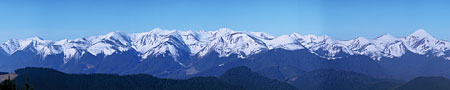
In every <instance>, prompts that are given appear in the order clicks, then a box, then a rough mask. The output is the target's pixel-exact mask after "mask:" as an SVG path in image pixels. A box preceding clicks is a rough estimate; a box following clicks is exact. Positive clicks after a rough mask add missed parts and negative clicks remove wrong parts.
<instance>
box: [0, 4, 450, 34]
mask: <svg viewBox="0 0 450 90" xmlns="http://www.w3.org/2000/svg"><path fill="white" fill-rule="evenodd" d="M448 4H450V2H449V1H445V0H441V1H437V0H434V1H433V0H142V1H141V0H115V1H114V0H70V1H69V0H1V1H0V41H1V42H4V41H6V40H8V39H11V38H18V39H24V38H30V37H34V36H39V37H42V38H44V39H49V40H61V39H65V38H68V39H74V38H80V37H84V36H93V35H103V34H106V33H108V32H111V31H121V32H126V33H139V32H147V31H150V30H151V29H153V28H162V29H176V30H194V31H198V30H217V29H219V28H231V29H234V30H246V31H255V32H266V33H269V34H272V35H275V36H278V35H282V34H291V33H293V32H297V33H299V34H314V35H329V36H331V37H332V38H334V39H338V40H347V39H353V38H356V37H358V36H364V37H367V38H375V37H377V36H380V35H383V34H392V35H393V36H396V37H404V36H407V35H409V34H410V33H412V32H414V31H416V30H418V29H425V30H427V31H428V32H429V33H430V34H432V35H433V36H434V37H436V38H438V39H444V40H450V35H448V34H450V23H449V22H450V10H449V9H450V5H448Z"/></svg>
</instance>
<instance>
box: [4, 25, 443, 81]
mask: <svg viewBox="0 0 450 90" xmlns="http://www.w3.org/2000/svg"><path fill="white" fill-rule="evenodd" d="M0 47H1V49H0V71H9V72H11V71H13V70H15V69H18V68H23V67H27V66H32V67H46V68H53V69H56V70H59V71H63V72H66V73H117V74H138V73H146V74H151V75H154V76H156V77H167V78H189V77H193V76H218V75H220V74H222V73H223V72H225V71H226V70H228V69H230V68H233V67H236V66H247V67H249V68H251V69H252V70H254V71H256V72H258V73H261V74H262V75H264V76H267V77H269V78H272V79H277V80H280V81H287V80H290V79H292V78H295V77H297V76H298V75H301V74H302V73H305V72H309V71H313V70H317V69H338V70H346V71H352V72H358V73H363V74H367V75H370V76H374V77H380V78H393V79H400V80H410V79H413V78H415V77H417V76H444V77H450V61H449V60H450V51H449V49H450V42H448V41H445V40H438V39H436V38H434V37H433V36H432V35H430V34H429V33H427V32H426V31H425V30H423V29H419V30H417V31H416V32H414V33H412V34H411V35H409V36H407V37H394V36H392V35H382V36H380V37H377V38H374V39H367V38H364V37H358V38H355V39H353V40H334V39H332V38H330V37H329V36H315V35H300V34H297V33H293V34H290V35H281V36H278V37H275V36H272V35H269V34H267V33H264V32H247V31H234V30H231V29H227V28H221V29H219V30H216V31H198V32H194V31H177V30H163V29H159V28H156V29H153V30H151V31H149V32H144V33H134V34H127V33H123V32H111V33H108V34H106V35H100V36H88V37H83V38H78V39H73V40H68V39H65V40H60V41H51V40H44V39H42V38H39V37H34V38H28V39H10V40H8V41H6V42H5V43H3V44H2V45H0Z"/></svg>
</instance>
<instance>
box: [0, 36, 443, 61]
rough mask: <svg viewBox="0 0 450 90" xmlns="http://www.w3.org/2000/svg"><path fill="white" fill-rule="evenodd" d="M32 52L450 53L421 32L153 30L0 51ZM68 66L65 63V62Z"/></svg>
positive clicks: (32, 41)
mask: <svg viewBox="0 0 450 90" xmlns="http://www.w3.org/2000/svg"><path fill="white" fill-rule="evenodd" d="M26 47H31V48H32V49H34V50H35V53H37V54H39V55H42V56H43V58H45V56H47V55H52V54H60V53H62V54H64V55H65V59H70V58H77V56H78V57H79V56H82V55H83V54H84V53H91V54H93V55H97V54H100V53H103V54H105V55H106V56H108V55H111V54H112V53H115V52H118V51H122V52H123V51H127V50H130V49H134V50H136V51H138V52H139V56H140V57H141V58H142V59H146V58H147V57H148V56H151V55H160V54H163V53H166V51H168V52H169V53H170V54H171V55H172V56H174V58H176V56H178V55H179V54H181V52H187V53H188V54H189V55H190V56H199V57H201V56H204V55H205V54H207V53H209V52H211V51H215V52H218V53H219V54H220V56H221V57H227V56H229V55H230V54H238V57H240V58H245V57H247V56H249V55H252V54H255V53H259V52H260V51H261V50H271V49H277V48H282V49H286V50H299V49H308V50H311V52H312V53H317V52H318V51H325V53H320V54H318V56H321V57H323V58H327V59H336V58H339V57H340V56H336V55H337V54H338V53H346V54H350V55H354V54H357V55H366V56H369V57H371V58H373V59H374V60H380V59H381V58H383V57H389V58H393V57H400V56H402V55H403V54H404V52H405V51H406V50H408V51H412V52H414V53H417V54H421V55H423V54H425V53H427V52H432V55H433V56H438V57H443V58H446V59H450V56H449V55H447V54H446V53H445V51H448V50H450V42H448V41H445V40H437V39H435V38H433V37H432V36H431V35H430V34H429V33H427V32H426V31H425V30H424V29H419V30H418V31H416V32H414V33H412V34H411V35H409V36H407V37H403V38H396V37H393V36H392V35H389V34H386V35H382V36H379V37H377V38H375V39H367V38H364V37H358V38H355V39H352V40H333V39H332V38H330V37H329V36H326V35H325V36H315V35H300V34H297V33H293V34H291V35H281V36H278V37H274V36H272V35H269V34H267V33H263V32H247V31H233V30H231V29H228V28H221V29H219V30H217V31H198V32H193V31H178V30H163V29H159V28H156V29H153V30H151V31H149V32H144V33H134V34H126V33H123V32H119V31H114V32H110V33H107V34H106V35H100V36H87V37H83V38H78V39H74V40H68V39H64V40H60V41H50V40H43V39H42V38H39V37H34V38H28V39H11V40H8V41H6V42H5V43H3V44H2V45H1V48H2V50H1V51H2V52H5V53H7V54H9V55H11V54H13V53H15V52H17V51H19V50H24V49H25V48H26ZM65 62H67V61H65Z"/></svg>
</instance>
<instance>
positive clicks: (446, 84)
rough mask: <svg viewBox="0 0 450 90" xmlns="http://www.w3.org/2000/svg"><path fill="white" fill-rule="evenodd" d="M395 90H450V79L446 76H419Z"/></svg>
mask: <svg viewBox="0 0 450 90" xmlns="http://www.w3.org/2000/svg"><path fill="white" fill-rule="evenodd" d="M395 90H450V79H448V78H444V77H417V78H414V79H413V80H411V81H409V82H407V83H405V84H403V85H401V86H399V87H397V88H396V89H395Z"/></svg>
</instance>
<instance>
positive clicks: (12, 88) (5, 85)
mask: <svg viewBox="0 0 450 90" xmlns="http://www.w3.org/2000/svg"><path fill="white" fill-rule="evenodd" d="M3 74H4V73H3ZM6 74H7V73H6ZM0 90H34V89H33V88H32V87H31V86H30V85H29V84H28V79H26V82H25V85H24V87H23V88H17V87H16V83H15V82H14V80H11V76H10V75H8V78H7V79H6V80H5V81H3V82H1V83H0Z"/></svg>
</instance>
